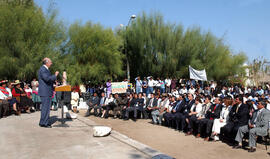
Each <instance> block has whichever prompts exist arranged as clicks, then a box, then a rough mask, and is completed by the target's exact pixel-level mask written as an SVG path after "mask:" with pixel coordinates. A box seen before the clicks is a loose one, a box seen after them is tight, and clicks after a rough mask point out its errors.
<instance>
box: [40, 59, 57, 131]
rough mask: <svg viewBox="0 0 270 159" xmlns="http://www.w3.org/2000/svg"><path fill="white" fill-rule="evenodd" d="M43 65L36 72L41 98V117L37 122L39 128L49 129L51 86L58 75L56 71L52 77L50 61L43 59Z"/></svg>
mask: <svg viewBox="0 0 270 159" xmlns="http://www.w3.org/2000/svg"><path fill="white" fill-rule="evenodd" d="M42 63H43V65H42V66H41V67H40V69H39V71H38V82H39V86H38V95H39V96H40V98H41V104H42V107H41V116H40V121H39V126H40V127H45V128H51V124H50V123H49V117H50V108H51V100H52V95H53V84H54V82H55V81H56V77H57V75H58V74H59V72H58V71H56V72H55V74H54V75H51V72H50V70H49V68H50V67H51V65H52V61H51V59H49V58H47V57H46V58H44V59H43V61H42Z"/></svg>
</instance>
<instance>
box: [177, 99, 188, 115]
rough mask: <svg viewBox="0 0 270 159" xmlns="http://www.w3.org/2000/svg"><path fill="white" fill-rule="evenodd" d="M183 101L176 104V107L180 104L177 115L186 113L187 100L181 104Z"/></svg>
mask: <svg viewBox="0 0 270 159" xmlns="http://www.w3.org/2000/svg"><path fill="white" fill-rule="evenodd" d="M180 102H181V101H179V102H178V103H177V104H176V106H177V105H178V104H180V105H179V106H178V108H177V109H176V113H183V112H184V111H185V107H186V103H185V100H182V102H181V103H180Z"/></svg>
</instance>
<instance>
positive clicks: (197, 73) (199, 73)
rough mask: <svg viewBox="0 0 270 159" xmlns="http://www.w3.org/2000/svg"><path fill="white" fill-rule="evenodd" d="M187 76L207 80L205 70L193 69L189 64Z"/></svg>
mask: <svg viewBox="0 0 270 159" xmlns="http://www.w3.org/2000/svg"><path fill="white" fill-rule="evenodd" d="M189 76H190V79H195V80H201V81H207V76H206V71H205V69H204V70H200V71H199V70H195V69H194V68H192V67H191V66H189Z"/></svg>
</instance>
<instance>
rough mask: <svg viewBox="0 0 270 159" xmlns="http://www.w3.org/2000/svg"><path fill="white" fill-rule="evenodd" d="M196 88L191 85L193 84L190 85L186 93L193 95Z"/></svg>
mask: <svg viewBox="0 0 270 159" xmlns="http://www.w3.org/2000/svg"><path fill="white" fill-rule="evenodd" d="M195 91H196V89H195V88H194V87H193V85H191V86H190V88H189V90H188V93H190V94H192V95H194V93H195Z"/></svg>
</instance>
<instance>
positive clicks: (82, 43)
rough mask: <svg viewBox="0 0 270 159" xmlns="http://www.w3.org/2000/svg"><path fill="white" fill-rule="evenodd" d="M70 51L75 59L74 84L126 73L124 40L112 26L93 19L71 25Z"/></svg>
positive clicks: (71, 67) (72, 72)
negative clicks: (123, 66)
mask: <svg viewBox="0 0 270 159" xmlns="http://www.w3.org/2000/svg"><path fill="white" fill-rule="evenodd" d="M69 38H70V40H69V42H68V44H67V45H68V52H69V53H70V54H71V56H72V58H73V62H72V65H71V66H70V67H69V68H68V74H70V75H72V77H71V78H70V81H71V82H72V83H80V82H82V81H92V82H95V83H96V82H100V81H102V80H107V79H112V78H114V79H115V78H117V77H119V76H121V75H122V74H123V71H122V56H123V55H122V54H121V52H120V51H119V47H120V45H121V43H120V40H119V39H118V38H117V36H115V35H114V33H113V31H112V30H111V29H104V28H103V27H102V26H101V25H99V24H92V23H91V22H88V23H86V24H85V25H82V24H80V23H78V22H77V23H74V24H72V25H71V26H70V28H69Z"/></svg>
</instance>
